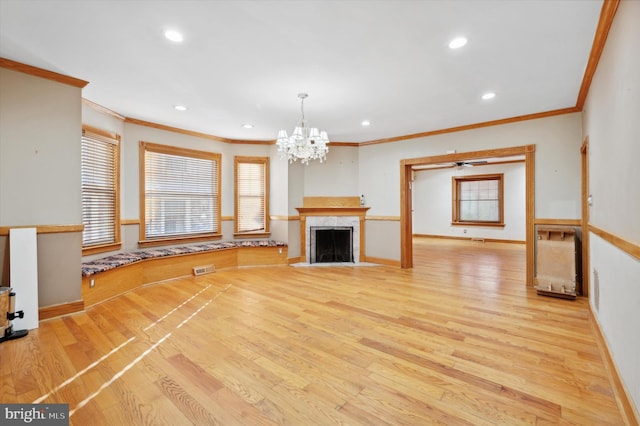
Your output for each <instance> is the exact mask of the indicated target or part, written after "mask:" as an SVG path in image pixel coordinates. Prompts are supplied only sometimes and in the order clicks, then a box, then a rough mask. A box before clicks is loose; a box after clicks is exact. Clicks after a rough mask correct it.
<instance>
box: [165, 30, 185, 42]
mask: <svg viewBox="0 0 640 426" xmlns="http://www.w3.org/2000/svg"><path fill="white" fill-rule="evenodd" d="M164 36H165V37H166V38H167V40H171V41H173V42H175V43H181V42H182V41H183V40H184V37H183V36H182V33H180V32H178V31H176V30H167V31H165V32H164Z"/></svg>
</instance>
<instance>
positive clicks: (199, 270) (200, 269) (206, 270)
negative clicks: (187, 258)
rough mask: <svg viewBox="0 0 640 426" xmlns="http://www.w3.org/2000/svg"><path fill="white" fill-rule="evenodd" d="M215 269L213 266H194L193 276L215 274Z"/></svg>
mask: <svg viewBox="0 0 640 426" xmlns="http://www.w3.org/2000/svg"><path fill="white" fill-rule="evenodd" d="M215 271H216V268H215V266H213V265H203V266H194V267H193V275H196V276H197V275H204V274H210V273H212V272H215Z"/></svg>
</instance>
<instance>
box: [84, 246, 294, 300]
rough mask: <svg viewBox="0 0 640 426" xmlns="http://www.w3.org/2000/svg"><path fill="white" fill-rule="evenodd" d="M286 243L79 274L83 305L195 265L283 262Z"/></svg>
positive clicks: (179, 274)
mask: <svg viewBox="0 0 640 426" xmlns="http://www.w3.org/2000/svg"><path fill="white" fill-rule="evenodd" d="M286 264H287V247H234V248H228V249H223V250H215V251H209V252H200V253H191V254H185V255H177V256H167V257H159V258H151V259H145V260H142V261H140V262H136V263H131V264H128V265H124V266H120V267H118V268H115V269H111V270H108V271H104V272H100V273H98V274H95V275H91V276H88V277H83V278H82V299H83V300H84V305H85V307H89V306H92V305H95V304H96V303H100V302H103V301H105V300H107V299H111V298H112V297H115V296H118V295H120V294H123V293H126V292H127V291H130V290H133V289H135V288H137V287H140V286H142V285H145V284H151V283H155V282H158V281H164V280H169V279H172V278H178V277H183V276H187V275H192V274H193V268H194V267H195V266H203V265H214V267H215V269H224V268H236V267H239V266H259V265H286Z"/></svg>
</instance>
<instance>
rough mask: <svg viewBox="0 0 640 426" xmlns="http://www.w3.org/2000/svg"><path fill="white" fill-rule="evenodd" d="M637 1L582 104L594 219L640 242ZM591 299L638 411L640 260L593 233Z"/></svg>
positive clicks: (622, 19) (626, 6)
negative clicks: (587, 145) (587, 142)
mask: <svg viewBox="0 0 640 426" xmlns="http://www.w3.org/2000/svg"><path fill="white" fill-rule="evenodd" d="M639 22H640V2H638V1H627V0H623V1H621V2H620V4H619V6H618V11H617V12H616V15H615V17H614V20H613V25H612V27H611V30H610V32H609V36H608V38H607V42H606V45H605V48H604V51H603V53H602V56H601V58H600V62H599V64H598V68H597V70H596V73H595V75H594V78H593V81H592V84H591V88H590V90H589V95H588V97H587V101H586V104H585V108H584V134H585V137H588V138H589V188H590V192H591V194H593V205H592V206H591V207H590V209H589V223H590V225H594V226H596V227H598V228H599V229H602V230H604V231H606V232H608V233H611V234H615V235H617V236H619V237H621V238H624V239H625V240H627V241H629V242H631V243H632V244H635V247H636V248H637V247H638V245H639V244H640V186H639V185H638V182H640V167H638V161H639V159H640V143H638V135H640V120H638V118H639V117H640V55H638V43H637V41H638V40H640V25H638V23H639ZM590 251H591V270H590V271H589V273H590V278H591V280H590V289H589V294H591V298H590V303H591V306H592V310H593V312H594V315H595V316H596V319H597V321H598V322H599V324H600V327H601V330H602V332H603V334H604V336H605V339H606V341H607V344H608V346H609V348H610V350H611V352H612V356H613V358H614V360H615V363H616V365H617V367H618V370H619V372H620V374H621V376H622V380H623V382H624V384H625V386H626V388H627V390H628V392H629V394H630V396H631V398H632V399H633V402H634V403H635V407H636V410H638V409H639V408H640V363H639V362H638V360H639V359H640V333H639V332H638V324H640V279H639V278H638V277H640V260H639V259H638V258H637V257H633V256H632V255H631V254H629V253H627V252H625V251H624V250H621V249H620V248H618V247H616V246H615V245H613V244H612V243H610V242H608V241H606V240H604V239H602V238H600V237H598V236H596V235H595V234H593V233H591V234H590Z"/></svg>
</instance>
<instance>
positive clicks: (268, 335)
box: [0, 238, 623, 425]
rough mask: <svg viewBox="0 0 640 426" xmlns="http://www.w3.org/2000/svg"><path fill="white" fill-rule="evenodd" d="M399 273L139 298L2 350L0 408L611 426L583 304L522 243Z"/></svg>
mask: <svg viewBox="0 0 640 426" xmlns="http://www.w3.org/2000/svg"><path fill="white" fill-rule="evenodd" d="M414 265H415V266H414V268H413V269H410V270H402V269H399V268H396V267H391V266H383V265H380V266H348V267H339V266H331V267H327V266H321V267H292V266H266V267H255V268H238V269H226V270H218V271H217V272H215V273H213V274H208V275H202V276H199V277H185V278H181V279H178V280H174V281H168V282H163V283H157V284H153V285H147V286H144V287H142V288H139V289H136V290H134V291H132V292H129V293H127V294H124V295H121V296H119V297H117V298H114V299H112V300H109V301H106V302H103V303H101V304H98V305H95V306H93V307H91V308H89V309H88V310H87V311H85V312H80V313H76V314H73V315H69V316H67V317H64V318H55V319H51V320H47V321H44V322H42V323H41V326H40V328H39V329H36V330H33V331H32V332H30V333H29V335H28V336H27V337H25V338H23V339H18V340H14V341H9V342H5V343H3V344H1V345H0V380H1V381H2V382H1V383H0V400H2V402H4V403H32V402H34V401H36V400H39V401H42V402H49V403H68V404H69V407H70V409H71V410H72V416H71V418H70V422H71V424H74V425H86V424H92V425H115V424H118V425H119V424H128V425H147V424H149V425H151V424H153V425H163V424H174V425H175V424H198V425H200V424H214V425H215V424H221V425H236V424H238V425H243V424H251V425H275V424H291V425H301V424H305V425H307V424H313V425H323V424H341V423H342V424H351V425H385V424H388V425H415V424H420V425H422V424H446V425H449V424H474V425H493V424H509V425H512V424H513V425H517V424H523V425H533V424H535V425H543V424H589V425H591V424H611V425H618V424H623V418H622V416H621V413H620V411H619V408H618V406H617V403H616V400H615V396H614V392H613V389H612V387H611V380H610V377H609V376H608V372H607V369H606V368H605V364H604V360H603V359H601V354H600V352H599V351H598V347H597V344H596V342H597V341H596V336H595V335H594V334H593V330H592V328H591V324H590V322H589V321H590V319H589V314H588V301H587V300H585V299H582V298H578V299H577V300H574V301H571V300H560V299H554V298H549V297H544V296H538V295H537V294H536V292H535V291H534V290H533V289H531V288H530V287H527V286H526V285H525V282H524V280H525V252H524V246H522V245H518V244H500V243H485V244H483V243H477V242H468V241H447V240H443V239H429V238H416V239H414Z"/></svg>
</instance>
